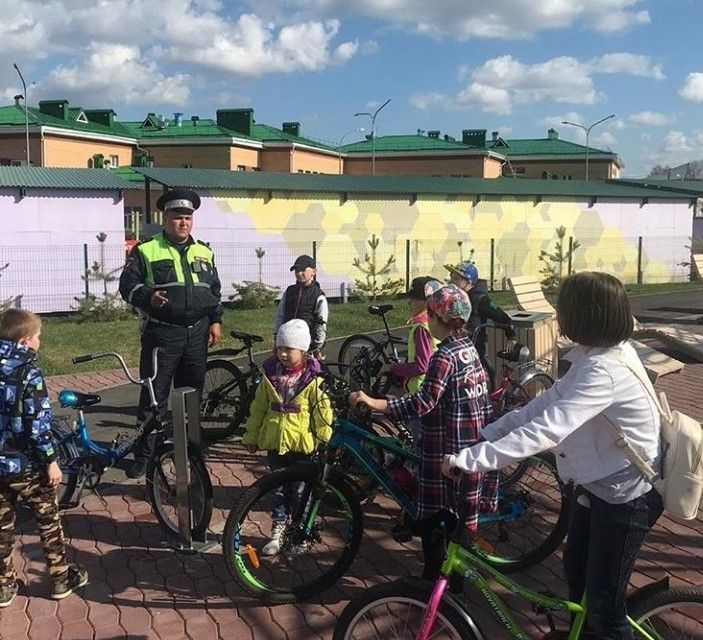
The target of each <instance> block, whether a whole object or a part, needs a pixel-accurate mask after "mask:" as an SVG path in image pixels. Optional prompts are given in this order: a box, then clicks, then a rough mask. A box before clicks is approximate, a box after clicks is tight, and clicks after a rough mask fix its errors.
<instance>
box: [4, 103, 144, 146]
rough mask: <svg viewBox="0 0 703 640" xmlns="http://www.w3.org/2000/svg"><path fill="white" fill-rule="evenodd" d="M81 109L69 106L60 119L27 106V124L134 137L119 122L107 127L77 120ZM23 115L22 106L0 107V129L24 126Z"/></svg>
mask: <svg viewBox="0 0 703 640" xmlns="http://www.w3.org/2000/svg"><path fill="white" fill-rule="evenodd" d="M82 111H83V110H82V109H80V108H78V107H69V109H68V118H67V119H66V120H62V119H61V118H55V117H54V116H50V115H47V114H46V113H42V112H41V111H39V109H35V108H34V107H29V109H28V110H27V112H28V115H29V125H30V126H33V125H41V126H45V127H59V128H62V129H70V130H71V131H82V132H87V133H97V134H101V135H105V136H118V137H121V138H134V137H135V136H134V135H133V134H132V133H131V132H130V130H129V129H128V128H127V127H125V126H124V125H123V124H122V123H120V122H117V121H116V122H114V123H113V124H112V126H110V127H108V126H106V125H103V124H98V123H96V122H90V121H88V122H79V121H77V120H76V116H77V115H78V114H79V113H81V112H82ZM24 125H25V115H24V107H22V106H16V105H11V106H9V107H0V131H2V129H3V128H5V127H24Z"/></svg>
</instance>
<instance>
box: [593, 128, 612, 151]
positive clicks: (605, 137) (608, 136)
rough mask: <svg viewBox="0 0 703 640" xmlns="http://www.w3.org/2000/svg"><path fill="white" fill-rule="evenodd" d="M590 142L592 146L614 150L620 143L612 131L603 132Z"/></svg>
mask: <svg viewBox="0 0 703 640" xmlns="http://www.w3.org/2000/svg"><path fill="white" fill-rule="evenodd" d="M588 142H589V145H590V146H595V147H609V148H612V147H614V146H615V145H616V144H617V143H618V139H617V138H616V137H615V136H614V135H613V134H612V133H610V131H603V132H602V133H599V134H598V135H596V136H594V137H592V138H590V139H589V141H588Z"/></svg>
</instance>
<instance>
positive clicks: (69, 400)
mask: <svg viewBox="0 0 703 640" xmlns="http://www.w3.org/2000/svg"><path fill="white" fill-rule="evenodd" d="M101 399H102V398H101V397H100V396H98V395H95V394H92V393H81V392H80V391H74V390H73V389H64V390H63V391H61V393H59V403H60V404H61V406H62V407H64V408H67V407H70V408H71V409H85V408H86V407H90V406H91V405H93V404H98V402H100V400H101Z"/></svg>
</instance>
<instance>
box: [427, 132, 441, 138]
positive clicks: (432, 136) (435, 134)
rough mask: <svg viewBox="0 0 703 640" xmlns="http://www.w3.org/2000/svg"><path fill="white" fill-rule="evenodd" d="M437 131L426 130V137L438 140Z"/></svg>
mask: <svg viewBox="0 0 703 640" xmlns="http://www.w3.org/2000/svg"><path fill="white" fill-rule="evenodd" d="M439 134H440V132H439V131H428V132H427V137H428V138H434V139H435V140H439Z"/></svg>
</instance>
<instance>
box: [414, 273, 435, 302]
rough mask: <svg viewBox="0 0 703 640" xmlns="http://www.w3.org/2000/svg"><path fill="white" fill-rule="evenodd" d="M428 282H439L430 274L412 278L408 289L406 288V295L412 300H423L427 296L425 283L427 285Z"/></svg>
mask: <svg viewBox="0 0 703 640" xmlns="http://www.w3.org/2000/svg"><path fill="white" fill-rule="evenodd" d="M428 282H439V280H437V278H432V277H431V276H420V277H418V278H413V279H412V282H411V283H410V289H408V297H409V298H411V299H412V300H424V299H425V298H426V297H427V296H426V295H425V285H427V283H428Z"/></svg>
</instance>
